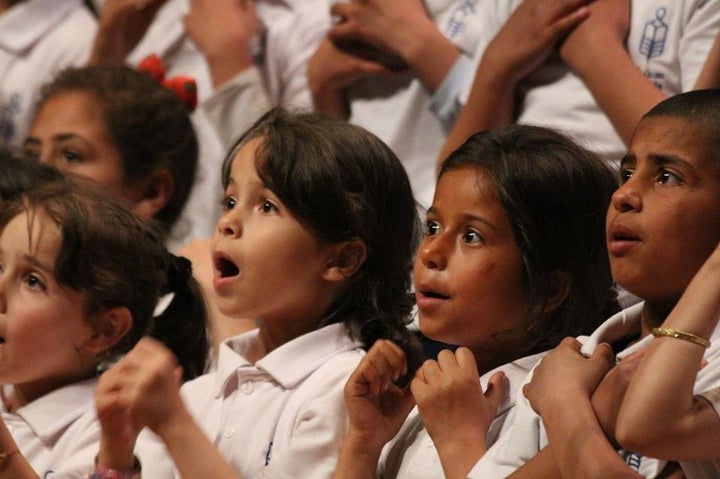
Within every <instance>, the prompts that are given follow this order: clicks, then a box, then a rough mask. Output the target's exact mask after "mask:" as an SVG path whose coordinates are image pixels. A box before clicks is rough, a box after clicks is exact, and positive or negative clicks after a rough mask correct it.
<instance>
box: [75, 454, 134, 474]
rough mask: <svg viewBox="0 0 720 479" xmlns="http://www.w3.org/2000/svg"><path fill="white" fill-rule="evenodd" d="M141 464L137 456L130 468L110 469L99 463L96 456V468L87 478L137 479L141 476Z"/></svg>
mask: <svg viewBox="0 0 720 479" xmlns="http://www.w3.org/2000/svg"><path fill="white" fill-rule="evenodd" d="M140 472H141V466H140V461H139V460H138V458H137V457H136V458H135V464H134V465H133V468H132V469H130V470H119V469H110V468H107V467H101V466H98V465H97V458H95V470H94V471H93V472H91V473H90V474H88V475H87V477H86V479H137V478H139V477H140Z"/></svg>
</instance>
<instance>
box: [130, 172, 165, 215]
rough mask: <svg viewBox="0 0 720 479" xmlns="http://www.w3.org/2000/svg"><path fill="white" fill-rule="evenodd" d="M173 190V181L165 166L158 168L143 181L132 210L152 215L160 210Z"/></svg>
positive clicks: (140, 213)
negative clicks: (138, 196) (140, 191)
mask: <svg viewBox="0 0 720 479" xmlns="http://www.w3.org/2000/svg"><path fill="white" fill-rule="evenodd" d="M174 191H175V181H174V180H173V177H172V173H170V170H168V169H167V168H160V169H159V170H158V171H156V172H154V173H153V174H152V175H151V176H150V178H149V179H148V180H147V181H146V182H145V184H144V185H143V189H142V194H141V196H140V199H139V200H138V201H137V202H136V203H135V205H134V206H133V211H134V212H135V213H137V214H139V215H141V216H145V217H153V216H155V215H156V214H157V213H158V211H160V210H162V209H163V208H164V207H165V205H166V204H167V202H168V201H170V197H171V196H172V194H173V192H174Z"/></svg>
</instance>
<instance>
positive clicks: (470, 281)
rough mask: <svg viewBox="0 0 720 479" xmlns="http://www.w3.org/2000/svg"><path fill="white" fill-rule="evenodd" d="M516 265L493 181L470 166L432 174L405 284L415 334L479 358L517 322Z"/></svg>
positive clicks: (521, 297) (523, 303)
mask: <svg viewBox="0 0 720 479" xmlns="http://www.w3.org/2000/svg"><path fill="white" fill-rule="evenodd" d="M521 273H522V261H521V256H520V250H519V249H518V246H517V243H516V242H515V238H514V235H513V231H512V227H511V225H510V222H509V220H508V217H507V214H506V212H505V210H504V209H503V207H502V205H501V203H500V199H499V197H498V193H497V190H496V187H495V185H494V183H493V182H492V181H491V180H490V179H489V177H488V176H487V175H486V174H485V173H484V172H482V171H479V170H478V169H476V168H475V167H472V166H462V167H458V168H455V169H452V170H449V171H448V172H446V173H445V174H443V175H442V176H441V177H440V180H439V182H438V185H437V188H436V190H435V197H434V200H433V204H432V206H431V207H430V209H429V210H428V214H427V223H426V232H425V238H424V239H423V241H422V243H421V244H420V248H419V249H418V254H417V257H416V260H415V268H414V271H413V279H414V284H415V295H416V298H417V306H418V311H419V317H420V329H421V330H422V332H423V334H425V335H426V336H428V337H429V338H431V339H434V340H437V341H442V342H446V343H451V344H456V345H461V346H467V347H469V348H470V349H471V350H473V351H475V352H479V351H482V352H483V353H484V354H487V353H488V352H489V351H493V350H504V349H506V347H507V344H506V343H501V342H498V339H495V338H494V337H493V335H495V334H497V333H502V332H504V331H508V330H510V329H512V328H513V327H515V326H517V325H518V324H519V323H520V322H521V320H522V319H523V317H524V315H525V313H526V311H527V309H528V300H527V297H526V294H525V292H524V290H523V288H522V284H521Z"/></svg>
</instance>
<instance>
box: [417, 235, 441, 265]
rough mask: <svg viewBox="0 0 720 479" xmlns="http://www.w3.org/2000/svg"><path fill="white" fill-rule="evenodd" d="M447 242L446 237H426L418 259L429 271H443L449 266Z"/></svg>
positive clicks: (421, 245)
mask: <svg viewBox="0 0 720 479" xmlns="http://www.w3.org/2000/svg"><path fill="white" fill-rule="evenodd" d="M446 243H447V241H446V239H445V237H444V236H442V235H440V234H438V235H435V236H426V237H425V238H424V239H423V241H422V243H420V248H419V249H418V257H419V259H420V261H422V264H423V265H425V267H426V268H428V269H437V270H443V269H445V267H446V266H447V252H446V250H447V244H446Z"/></svg>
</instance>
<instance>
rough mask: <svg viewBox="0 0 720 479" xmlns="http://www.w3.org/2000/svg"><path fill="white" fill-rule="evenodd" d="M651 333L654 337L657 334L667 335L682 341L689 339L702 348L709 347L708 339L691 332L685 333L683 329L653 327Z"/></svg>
mask: <svg viewBox="0 0 720 479" xmlns="http://www.w3.org/2000/svg"><path fill="white" fill-rule="evenodd" d="M652 335H653V336H655V337H656V338H657V337H658V336H668V337H671V338H677V339H682V340H683V341H689V342H691V343H693V344H697V345H698V346H702V347H703V348H709V347H710V341H709V340H707V339H705V338H701V337H700V336H698V335H696V334H693V333H686V332H685V331H677V330H675V329H670V328H653V330H652Z"/></svg>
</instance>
